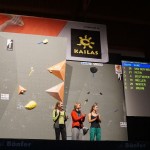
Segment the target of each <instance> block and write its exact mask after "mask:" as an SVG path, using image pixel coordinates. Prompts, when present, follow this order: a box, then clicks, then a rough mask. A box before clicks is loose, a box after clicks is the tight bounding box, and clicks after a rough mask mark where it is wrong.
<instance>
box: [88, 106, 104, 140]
mask: <svg viewBox="0 0 150 150" xmlns="http://www.w3.org/2000/svg"><path fill="white" fill-rule="evenodd" d="M88 121H89V123H91V126H90V141H94V140H95V137H96V141H100V140H101V126H100V123H101V118H100V115H99V114H98V105H97V103H95V104H93V106H92V107H91V111H90V113H89V114H88Z"/></svg>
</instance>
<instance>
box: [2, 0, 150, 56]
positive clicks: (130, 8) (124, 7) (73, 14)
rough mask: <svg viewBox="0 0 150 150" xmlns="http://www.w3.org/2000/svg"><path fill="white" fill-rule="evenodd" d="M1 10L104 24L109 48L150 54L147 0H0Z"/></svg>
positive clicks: (3, 11) (149, 21) (149, 8)
mask: <svg viewBox="0 0 150 150" xmlns="http://www.w3.org/2000/svg"><path fill="white" fill-rule="evenodd" d="M0 12H1V13H13V14H19V15H28V16H39V17H48V18H56V19H64V20H72V21H82V22H91V23H98V24H105V25H106V26H107V35H108V47H109V49H117V50H129V51H130V50H135V51H143V52H145V53H146V54H147V53H148V54H149V55H150V49H149V35H150V4H149V3H148V1H147V2H146V1H142V2H141V1H139V2H138V1H132V3H131V0H130V1H129V2H128V1H119V2H118V3H117V2H116V1H106V0H105V1H101V0H74V1H72V0H3V1H2V0H1V1H0Z"/></svg>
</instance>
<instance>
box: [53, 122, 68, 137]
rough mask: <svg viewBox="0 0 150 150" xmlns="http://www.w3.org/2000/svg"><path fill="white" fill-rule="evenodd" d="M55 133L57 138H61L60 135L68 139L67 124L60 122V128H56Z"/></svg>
mask: <svg viewBox="0 0 150 150" xmlns="http://www.w3.org/2000/svg"><path fill="white" fill-rule="evenodd" d="M55 135H56V140H60V135H61V137H62V140H66V139H67V135H66V126H65V125H64V124H60V125H59V128H55Z"/></svg>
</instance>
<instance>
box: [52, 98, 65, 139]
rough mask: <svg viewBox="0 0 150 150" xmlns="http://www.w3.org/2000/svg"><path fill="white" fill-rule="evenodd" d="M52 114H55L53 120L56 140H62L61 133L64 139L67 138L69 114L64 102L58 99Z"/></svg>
mask: <svg viewBox="0 0 150 150" xmlns="http://www.w3.org/2000/svg"><path fill="white" fill-rule="evenodd" d="M52 115H53V121H54V129H55V136H56V140H60V135H61V138H62V140H66V139H67V134H66V125H65V122H66V121H67V119H68V116H66V112H65V111H64V109H63V103H62V102H60V101H58V102H57V103H56V105H55V108H54V110H53V113H52Z"/></svg>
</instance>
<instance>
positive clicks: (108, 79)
mask: <svg viewBox="0 0 150 150" xmlns="http://www.w3.org/2000/svg"><path fill="white" fill-rule="evenodd" d="M115 66H116V65H114V64H101V63H90V62H89V63H88V62H73V61H67V65H66V80H65V98H64V103H66V104H67V105H66V112H67V113H68V114H69V115H70V112H71V111H72V109H73V106H74V104H75V103H76V102H80V103H81V109H82V112H83V113H86V114H87V115H88V113H89V112H90V110H91V106H92V105H93V104H94V103H95V102H96V103H98V107H99V113H100V115H101V120H102V122H101V129H102V140H103V141H106V140H112V141H126V140H127V125H126V113H125V106H124V93H123V82H122V75H121V71H118V70H116V69H115V68H116V67H115ZM71 124H72V122H71V118H69V120H68V121H67V135H68V139H71V130H70V128H71ZM84 126H85V127H88V128H90V123H89V122H88V116H86V119H85V122H84ZM83 139H84V140H89V131H88V133H87V134H86V135H85V136H84V137H83Z"/></svg>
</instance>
